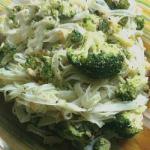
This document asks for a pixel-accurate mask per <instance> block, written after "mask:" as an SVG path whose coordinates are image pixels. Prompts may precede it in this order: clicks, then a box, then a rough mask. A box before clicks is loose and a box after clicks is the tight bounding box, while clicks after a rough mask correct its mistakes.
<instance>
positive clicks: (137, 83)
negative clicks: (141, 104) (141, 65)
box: [116, 76, 147, 101]
mask: <svg viewBox="0 0 150 150" xmlns="http://www.w3.org/2000/svg"><path fill="white" fill-rule="evenodd" d="M146 82H147V81H146V80H145V79H143V77H140V76H135V77H133V78H129V79H125V80H122V81H121V82H120V84H119V87H118V89H117V91H116V95H117V97H118V98H120V99H121V100H122V101H131V100H134V99H135V98H136V97H137V95H138V94H139V92H140V91H141V90H143V88H144V85H145V84H146Z"/></svg>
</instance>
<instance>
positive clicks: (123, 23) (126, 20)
mask: <svg viewBox="0 0 150 150" xmlns="http://www.w3.org/2000/svg"><path fill="white" fill-rule="evenodd" d="M128 20H129V18H128V17H127V16H125V17H122V18H121V19H120V20H119V22H118V24H119V25H121V26H122V27H124V26H126V24H127V23H128Z"/></svg>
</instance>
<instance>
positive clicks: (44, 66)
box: [24, 56, 53, 82]
mask: <svg viewBox="0 0 150 150" xmlns="http://www.w3.org/2000/svg"><path fill="white" fill-rule="evenodd" d="M51 63H52V58H51V57H49V56H38V57H37V56H28V57H27V58H26V62H25V64H24V67H25V68H26V69H27V70H28V73H29V74H30V75H31V76H33V77H35V76H36V77H37V78H38V79H39V80H42V81H44V82H49V81H51V80H52V77H53V72H52V69H51Z"/></svg>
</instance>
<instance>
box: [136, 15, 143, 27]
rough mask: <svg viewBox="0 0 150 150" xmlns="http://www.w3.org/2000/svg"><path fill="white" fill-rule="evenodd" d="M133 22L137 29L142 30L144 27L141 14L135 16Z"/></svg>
mask: <svg viewBox="0 0 150 150" xmlns="http://www.w3.org/2000/svg"><path fill="white" fill-rule="evenodd" d="M135 22H136V24H137V27H136V29H137V30H142V29H143V28H144V17H143V16H139V15H138V16H136V17H135Z"/></svg>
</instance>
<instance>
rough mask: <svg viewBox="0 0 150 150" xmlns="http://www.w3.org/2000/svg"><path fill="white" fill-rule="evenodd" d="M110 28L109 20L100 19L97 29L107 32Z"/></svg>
mask: <svg viewBox="0 0 150 150" xmlns="http://www.w3.org/2000/svg"><path fill="white" fill-rule="evenodd" d="M109 29H110V22H109V21H108V19H103V20H100V22H99V26H98V30H101V31H103V32H104V33H106V32H108V31H109Z"/></svg>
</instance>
